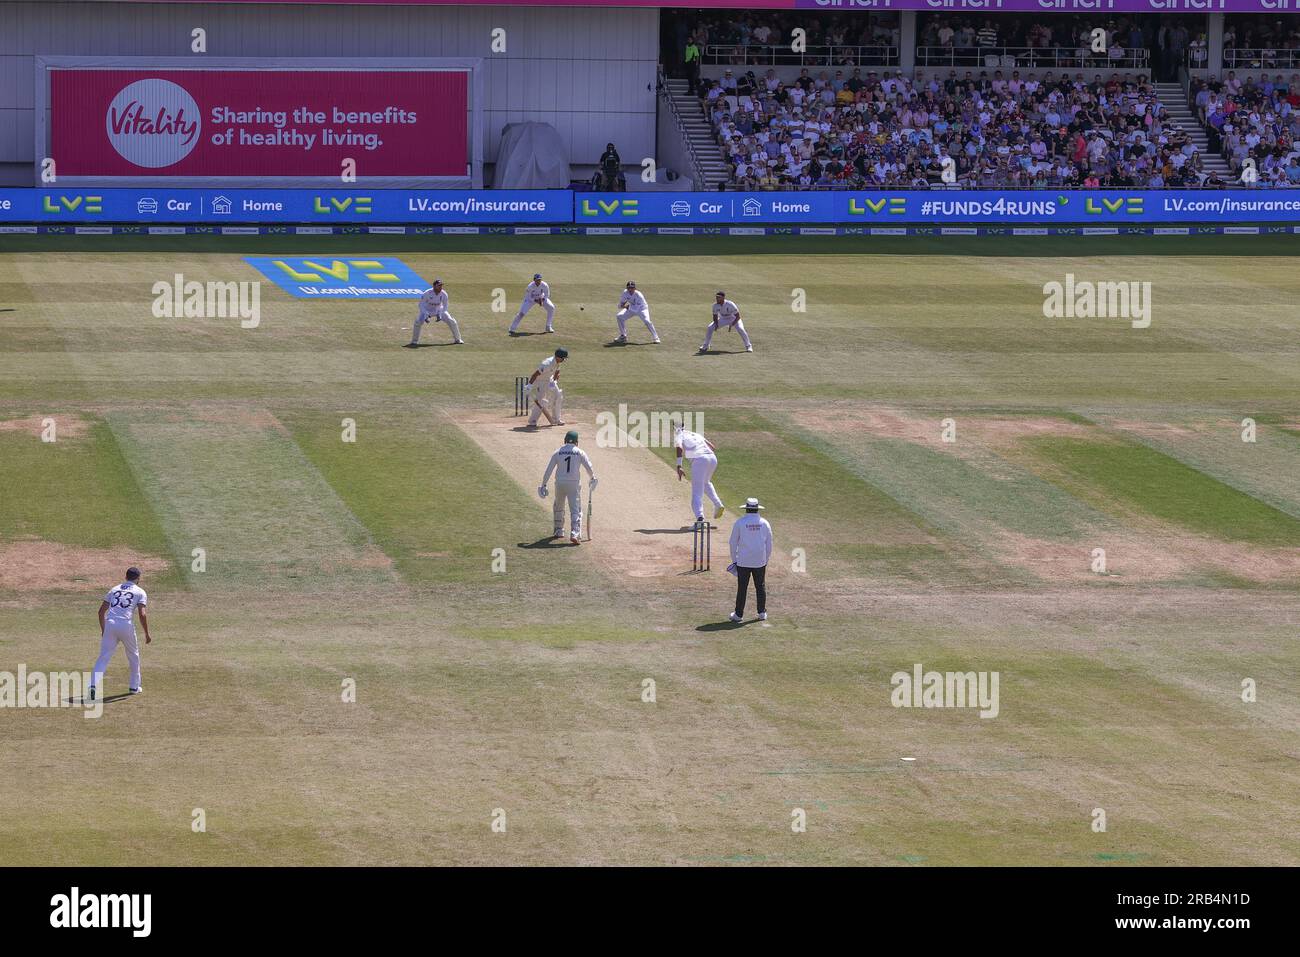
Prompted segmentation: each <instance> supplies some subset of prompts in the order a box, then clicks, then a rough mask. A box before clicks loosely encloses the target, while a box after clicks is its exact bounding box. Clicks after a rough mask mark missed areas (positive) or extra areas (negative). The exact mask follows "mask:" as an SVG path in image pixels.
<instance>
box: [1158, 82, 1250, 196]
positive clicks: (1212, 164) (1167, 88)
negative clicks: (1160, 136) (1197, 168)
mask: <svg viewBox="0 0 1300 957" xmlns="http://www.w3.org/2000/svg"><path fill="white" fill-rule="evenodd" d="M1156 96H1157V97H1159V99H1160V105H1161V106H1163V107H1164V108H1165V111H1166V112H1168V114H1169V119H1171V120H1172V121H1173V122H1174V123H1176V124H1177V125H1178V126H1181V127H1182V128H1183V129H1185V130H1186V131H1187V132H1188V133H1189V134H1191V137H1192V142H1193V143H1194V144H1195V145H1196V148H1197V149H1198V150H1200V151H1201V167H1202V168H1203V169H1204V170H1205V171H1206V172H1207V173H1211V172H1212V173H1218V174H1219V179H1221V180H1223V181H1224V182H1225V183H1228V182H1231V181H1232V179H1233V175H1232V168H1231V167H1229V166H1228V163H1227V161H1226V160H1225V159H1224V158H1223V157H1222V156H1221V155H1220V154H1218V153H1211V152H1210V138H1209V137H1208V136H1207V135H1206V133H1205V127H1203V126H1201V121H1200V119H1199V118H1198V117H1197V115H1196V114H1195V113H1194V112H1193V111H1192V108H1191V107H1190V106H1188V105H1187V93H1186V92H1185V91H1184V90H1183V85H1182V84H1181V83H1157V84H1156Z"/></svg>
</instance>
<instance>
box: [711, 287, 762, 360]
mask: <svg viewBox="0 0 1300 957" xmlns="http://www.w3.org/2000/svg"><path fill="white" fill-rule="evenodd" d="M719 329H734V330H735V331H736V332H739V333H740V341H741V342H743V343H744V344H745V351H746V352H753V351H754V344H753V343H752V342H750V341H749V333H748V332H746V331H745V324H744V323H743V322H741V320H740V307H739V306H737V305H736V304H735V303H734V302H732V301H731V300H730V299H728V298H727V294H726V293H725V292H722V291H721V290H719V291H718V292H717V294H716V295H715V296H714V297H713V319H712V320H711V321H710V322H709V326H708V328H707V329H706V330H705V331H704V345H702V346H700V352H699V354H700V355H704V353H706V352H708V351H709V345H710V344H711V343H712V342H713V334H714V333H715V332H717V331H718V330H719Z"/></svg>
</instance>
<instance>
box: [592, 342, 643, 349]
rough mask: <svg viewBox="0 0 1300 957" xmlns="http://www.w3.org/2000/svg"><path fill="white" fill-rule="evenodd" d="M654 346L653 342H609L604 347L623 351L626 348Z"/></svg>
mask: <svg viewBox="0 0 1300 957" xmlns="http://www.w3.org/2000/svg"><path fill="white" fill-rule="evenodd" d="M652 345H654V343H653V342H607V343H605V346H604V347H605V348H606V349H622V348H625V347H626V346H652Z"/></svg>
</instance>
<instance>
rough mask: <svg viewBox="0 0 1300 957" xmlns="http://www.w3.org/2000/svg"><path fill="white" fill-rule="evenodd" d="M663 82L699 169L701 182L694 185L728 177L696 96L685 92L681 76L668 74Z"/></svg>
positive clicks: (703, 186)
mask: <svg viewBox="0 0 1300 957" xmlns="http://www.w3.org/2000/svg"><path fill="white" fill-rule="evenodd" d="M666 85H667V87H668V95H669V96H671V97H672V99H673V106H675V107H676V108H677V115H678V116H680V117H681V119H682V125H683V126H684V127H685V131H686V136H687V138H688V139H689V140H690V145H691V149H692V151H693V152H694V153H695V157H696V160H697V161H698V163H699V166H700V173H701V174H702V175H703V176H704V183H703V184H701V185H700V186H699V187H698V188H699V189H704V190H712V189H717V188H718V184H719V183H724V182H726V181H727V180H728V179H730V178H731V167H730V166H729V165H728V164H727V161H726V159H724V158H723V156H722V150H721V149H720V148H719V146H718V138H717V137H716V136H714V134H713V126H712V124H711V123H709V118H708V116H707V115H706V114H705V112H704V108H703V107H702V106H701V105H700V100H699V98H698V97H694V96H691V95H690V94H689V93H687V92H686V91H687V89H688V88H689V84H688V83H687V82H686V81H685V80H678V79H671V78H670V79H669V80H668V81H667V84H666Z"/></svg>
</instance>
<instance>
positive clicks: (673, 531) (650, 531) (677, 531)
mask: <svg viewBox="0 0 1300 957" xmlns="http://www.w3.org/2000/svg"><path fill="white" fill-rule="evenodd" d="M694 528H695V526H693V525H683V526H682V527H681V528H634V529H633V531H634V532H636V533H637V534H638V535H686V534H688V533H690V532H692V531H693V530H694Z"/></svg>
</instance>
